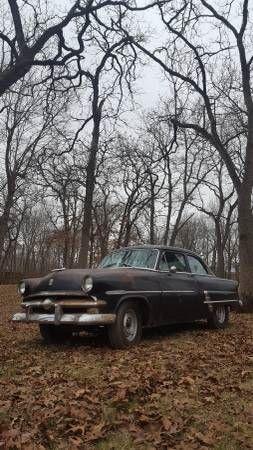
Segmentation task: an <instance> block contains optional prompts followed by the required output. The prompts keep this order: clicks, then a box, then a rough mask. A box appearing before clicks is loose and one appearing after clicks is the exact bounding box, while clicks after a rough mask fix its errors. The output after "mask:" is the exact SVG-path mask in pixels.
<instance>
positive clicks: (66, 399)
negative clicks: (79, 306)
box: [0, 295, 253, 450]
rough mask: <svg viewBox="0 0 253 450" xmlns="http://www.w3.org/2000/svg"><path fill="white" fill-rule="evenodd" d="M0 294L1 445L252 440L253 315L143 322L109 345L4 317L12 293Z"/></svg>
mask: <svg viewBox="0 0 253 450" xmlns="http://www.w3.org/2000/svg"><path fill="white" fill-rule="evenodd" d="M3 298H4V297H2V300H1V297H0V448H1V449H25V450H32V449H36V450H43V449H55V450H56V449H75V448H80V449H85V450H86V449H87V450H90V449H100V450H108V449H115V450H130V449H142V450H144V449H145V450H151V449H161V450H162V449H177V450H179V449H183V450H190V449H207V448H212V449H216V450H234V449H238V450H239V449H240V450H244V449H252V448H253V376H252V369H253V348H252V334H253V315H247V314H241V315H239V314H233V315H231V322H230V326H229V327H228V328H227V329H226V330H225V331H210V330H208V328H207V327H206V325H205V324H204V323H198V324H197V323H196V324H192V325H180V326H170V327H166V328H163V329H156V330H150V331H146V332H145V333H144V336H143V339H142V342H141V344H140V345H139V346H137V347H135V348H132V349H129V350H124V351H119V350H117V351H115V350H114V351H113V350H111V349H110V348H109V347H108V345H107V343H106V342H105V341H104V338H103V337H101V336H100V337H96V338H94V337H92V338H91V337H89V336H81V337H75V338H73V340H72V341H71V342H69V343H68V344H66V345H60V346H46V345H44V344H43V342H42V340H41V338H40V335H39V332H38V329H37V327H36V326H28V325H25V326H24V325H22V324H17V325H15V326H14V325H12V324H11V323H10V322H9V321H8V318H9V317H10V315H11V314H12V312H13V309H15V307H16V304H17V302H18V298H17V296H15V295H13V296H12V299H13V300H12V301H9V302H8V305H9V307H8V306H7V304H6V301H4V300H3ZM8 308H9V309H8ZM1 317H2V320H1Z"/></svg>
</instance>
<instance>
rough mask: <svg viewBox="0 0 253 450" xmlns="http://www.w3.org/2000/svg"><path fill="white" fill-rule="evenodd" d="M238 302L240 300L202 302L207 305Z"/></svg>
mask: <svg viewBox="0 0 253 450" xmlns="http://www.w3.org/2000/svg"><path fill="white" fill-rule="evenodd" d="M232 302H233V303H240V300H207V301H205V302H204V303H205V304H207V305H213V304H214V303H232Z"/></svg>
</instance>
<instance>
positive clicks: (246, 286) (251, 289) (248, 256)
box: [238, 183, 253, 311]
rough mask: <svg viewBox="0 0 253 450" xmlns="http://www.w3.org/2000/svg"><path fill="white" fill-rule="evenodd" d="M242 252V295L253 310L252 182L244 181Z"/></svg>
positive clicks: (241, 194)
mask: <svg viewBox="0 0 253 450" xmlns="http://www.w3.org/2000/svg"><path fill="white" fill-rule="evenodd" d="M238 226H239V254H240V278H239V279H240V288H239V289H240V297H241V300H242V301H243V303H244V308H245V310H250V311H253V214H252V210H251V186H250V183H242V186H241V189H240V192H239V193H238Z"/></svg>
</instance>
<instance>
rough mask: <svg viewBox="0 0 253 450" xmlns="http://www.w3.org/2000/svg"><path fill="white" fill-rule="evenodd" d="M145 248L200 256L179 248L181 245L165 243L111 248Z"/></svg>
mask: <svg viewBox="0 0 253 450" xmlns="http://www.w3.org/2000/svg"><path fill="white" fill-rule="evenodd" d="M146 248H150V249H154V250H171V251H174V252H175V251H176V252H183V253H187V254H189V255H193V256H196V257H197V258H199V257H200V256H199V255H198V254H197V253H195V252H193V251H192V250H188V249H186V248H181V247H172V246H167V245H152V244H142V245H130V246H128V247H121V248H118V249H115V250H113V252H115V251H120V250H135V249H136V250H138V249H146Z"/></svg>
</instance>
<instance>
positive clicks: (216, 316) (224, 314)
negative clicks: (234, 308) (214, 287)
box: [208, 305, 229, 329]
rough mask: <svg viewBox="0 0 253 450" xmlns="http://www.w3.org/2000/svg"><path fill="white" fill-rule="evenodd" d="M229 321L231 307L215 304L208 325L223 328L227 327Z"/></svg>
mask: <svg viewBox="0 0 253 450" xmlns="http://www.w3.org/2000/svg"><path fill="white" fill-rule="evenodd" d="M228 322H229V308H228V307H227V306H224V305H219V306H214V307H213V310H212V312H211V313H210V317H209V319H208V325H209V326H210V327H211V328H216V329H223V328H226V327H227V325H228Z"/></svg>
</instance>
